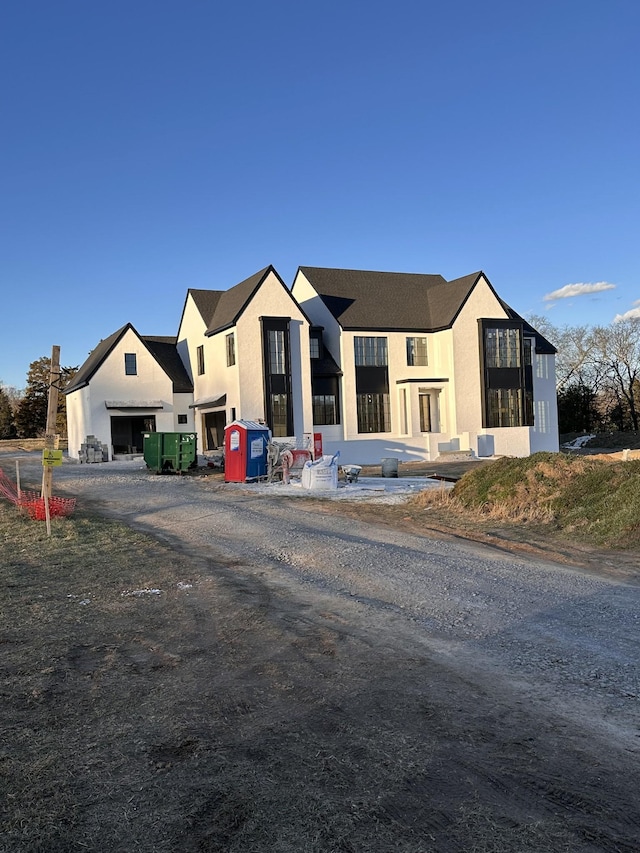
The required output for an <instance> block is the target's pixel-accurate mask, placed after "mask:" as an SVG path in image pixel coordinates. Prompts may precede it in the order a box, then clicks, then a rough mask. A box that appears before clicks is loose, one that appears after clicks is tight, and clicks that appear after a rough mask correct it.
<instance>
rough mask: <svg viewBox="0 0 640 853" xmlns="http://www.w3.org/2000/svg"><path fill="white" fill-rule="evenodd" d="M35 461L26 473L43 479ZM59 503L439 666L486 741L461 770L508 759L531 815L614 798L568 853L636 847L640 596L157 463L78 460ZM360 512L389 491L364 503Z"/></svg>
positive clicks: (453, 702) (576, 574) (333, 507)
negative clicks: (542, 806) (156, 469)
mask: <svg viewBox="0 0 640 853" xmlns="http://www.w3.org/2000/svg"><path fill="white" fill-rule="evenodd" d="M31 464H32V460H31V459H26V460H25V463H24V465H23V471H24V475H23V476H25V477H26V478H28V477H29V475H30V472H31V471H32V470H33V469H32V468H31V467H30V465H31ZM34 474H35V470H34ZM54 492H56V493H64V494H68V495H75V496H77V497H78V500H79V504H80V506H82V505H83V503H84V504H85V505H89V504H90V505H92V506H93V507H94V508H95V509H96V510H98V511H99V512H102V513H105V514H106V515H109V516H113V517H117V518H119V519H120V520H124V521H125V522H126V523H127V524H130V525H132V526H135V527H137V528H140V529H143V530H145V531H147V532H149V533H151V534H152V535H153V536H156V537H159V538H161V539H162V540H164V541H165V542H168V543H170V544H172V546H173V547H175V548H177V549H179V550H180V551H181V552H183V553H185V552H186V553H189V554H192V555H193V556H194V558H196V557H197V558H202V557H203V556H208V557H210V558H212V559H214V560H216V561H217V562H218V563H219V564H220V565H222V564H224V565H225V566H226V567H227V571H228V572H229V573H230V574H231V575H232V576H234V577H235V579H236V580H237V583H238V584H239V585H242V584H245V585H246V587H247V589H248V590H250V591H251V595H252V596H253V600H257V599H256V595H257V596H258V598H260V596H261V595H262V596H266V598H268V599H269V601H270V602H271V605H270V606H272V607H273V609H274V612H275V611H276V610H277V608H278V601H279V600H280V599H281V598H282V597H283V596H286V597H287V598H288V599H289V600H291V599H292V598H294V599H295V600H296V601H297V602H299V603H301V604H303V605H304V607H306V608H308V609H309V613H310V614H315V617H314V616H313V615H310V616H309V618H310V619H312V618H316V619H317V620H320V619H323V620H324V622H323V624H325V625H326V623H327V621H328V620H329V618H330V619H331V620H333V622H334V623H335V624H336V625H339V626H340V630H341V631H343V632H344V633H345V634H348V635H349V636H352V637H357V638H359V640H360V641H362V643H364V644H366V645H368V646H369V647H373V646H375V647H379V648H380V649H383V650H384V651H385V654H384V655H383V657H385V659H386V658H388V657H389V656H390V657H391V658H393V655H398V656H399V657H400V656H408V657H411V659H412V660H417V659H418V658H419V657H420V656H426V657H428V658H429V660H430V661H434V662H436V663H437V664H438V666H439V667H441V668H442V671H443V672H447V673H449V674H451V676H452V677H453V676H455V679H456V680H457V681H456V683H457V684H458V687H457V688H456V689H455V691H454V689H453V688H452V687H450V686H449V687H446V683H447V682H446V679H445V678H443V681H442V683H441V684H439V685H437V686H435V685H431V686H429V685H426V686H425V685H422V686H421V689H427V692H428V693H429V695H431V696H432V697H434V698H435V697H436V696H439V697H440V699H441V700H442V702H443V703H445V702H448V703H449V712H450V714H451V718H452V719H457V720H458V722H460V721H462V720H472V721H473V730H474V732H475V735H474V739H473V742H472V741H471V740H469V741H468V742H465V743H462V740H461V741H460V747H461V750H460V753H459V754H458V753H457V752H456V757H455V759H454V758H452V759H451V760H452V767H451V772H454V773H460V774H461V775H462V776H463V775H464V773H465V772H467V771H465V769H464V768H465V766H467V768H468V767H470V766H472V767H473V772H474V773H478V772H481V768H482V767H483V766H484V768H485V772H486V777H485V784H486V785H487V786H489V787H491V786H494V787H495V786H498V784H499V783H498V782H497V781H496V780H497V774H498V770H497V769H496V768H499V767H500V766H501V764H500V762H502V763H503V765H504V767H505V768H506V769H505V772H506V773H507V775H508V777H509V778H510V779H511V780H512V785H513V786H514V790H515V789H516V788H517V787H518V786H524V789H523V791H521V803H522V807H523V808H524V807H526V804H527V803H529V802H530V801H531V799H532V798H535V797H543V798H544V799H545V802H546V803H547V805H548V807H549V808H551V809H554V808H556V809H558V810H559V811H560V812H564V811H566V815H567V818H568V817H569V813H570V812H573V811H575V810H578V811H580V812H581V813H582V812H584V813H585V814H586V813H587V812H589V810H591V812H593V810H594V809H595V808H596V806H595V805H594V804H595V803H599V804H600V805H599V806H598V810H599V811H600V812H601V816H600V817H599V818H598V821H597V822H598V824H599V825H600V826H602V825H603V824H604V825H606V826H607V827H608V829H606V830H605V829H602V830H601V835H600V836H598V834H597V832H596V831H595V830H594V829H593V827H592V828H591V829H590V832H591V833H592V837H588V833H586V831H585V833H584V836H585V837H584V838H582V840H581V841H580V842H578V841H577V840H575V839H574V842H575V843H574V844H572V845H571V846H568V847H565V846H562V847H558V848H557V849H562V850H564V849H567V850H569V849H571V850H585V851H587V850H589V851H596V850H612V851H613V850H625V851H626V850H629V851H631V850H633V849H637V848H636V847H635V846H634V845H635V841H633V838H634V837H635V838H639V837H640V806H639V805H638V798H637V791H638V790H640V787H639V786H640V777H639V775H638V758H639V757H640V714H639V711H640V683H639V673H638V648H639V643H638V640H639V633H640V632H639V623H640V588H639V587H638V586H635V585H629V584H625V583H621V582H619V581H614V580H611V579H607V578H599V577H596V576H594V575H592V574H586V573H582V572H580V571H578V570H574V569H571V568H567V567H566V566H559V565H555V564H551V563H541V562H536V561H534V560H531V559H527V558H522V557H519V556H518V557H514V556H509V555H505V554H503V553H500V552H498V551H494V550H490V549H487V548H483V547H482V546H478V545H474V544H464V543H460V542H451V541H443V540H438V539H434V538H429V537H426V536H418V535H411V534H407V533H405V532H401V531H397V530H393V529H389V528H386V527H385V528H383V527H380V526H376V525H374V524H369V523H367V522H366V521H362V522H358V521H354V519H352V518H346V517H345V516H344V515H343V514H341V512H340V506H341V502H340V501H333V500H322V499H319V498H315V497H309V496H302V497H301V496H300V495H299V493H298V494H297V496H292V492H291V490H286V489H283V488H281V487H280V486H277V485H274V486H272V487H270V489H265V488H256V487H252V486H250V485H249V486H241V485H235V484H224V483H223V482H222V481H221V479H220V477H219V476H217V477H215V476H211V477H208V476H202V477H198V476H184V477H180V476H156V475H153V474H150V473H149V472H148V471H147V470H146V468H144V467H143V466H141V464H140V462H117V463H105V464H102V465H100V464H98V465H75V464H71V463H66V464H65V465H64V466H63V467H62V468H60V469H56V472H55V477H54ZM349 499H350V498H347V497H341V501H344V500H349ZM351 499H354V500H360V501H362V500H368V501H378V502H380V501H384V500H389V499H390V495H389V494H385V493H381V492H377V491H371V492H370V493H369V494H368V495H367V494H366V493H364V492H362V491H360V492H358V493H354V494H353V498H351ZM393 499H394V500H398V499H401V498H400V496H398V495H397V494H395V495H394V496H393ZM265 600H266V599H265ZM292 618H293V617H292ZM387 653H389V654H387ZM460 684H463V685H466V688H465V689H464V690H462V691H461V690H460V687H459V685H460ZM406 689H407V690H409V691H411V690H415V689H418V687H417V686H416V685H413V684H409V683H407V685H406ZM483 720H484V721H485V722H484V724H483V722H482V721H483ZM460 737H462V736H460ZM537 738H541V739H542V741H543V743H544V750H545V756H546V757H545V759H544V761H543V762H542V763H541V764H540V765H537V766H538V769H537V770H536V772H535V773H534V774H533V775H529V776H527V769H528V768H529V769H530V767H529V763H528V762H530V761H533V759H532V757H531V755H532V753H531V750H529V747H528V746H527V742H532V741H533V739H537ZM480 741H483V743H482V745H481V744H480ZM506 744H511V745H512V748H511V747H510V748H509V749H508V748H507V746H506ZM464 755H466V756H467V758H466V759H465V758H464ZM472 755H475V758H474V759H473V760H472ZM538 758H539V756H538ZM456 762H457V763H456ZM465 762H471V763H470V764H469V763H467V764H465ZM483 762H484V764H483ZM545 762H547V763H546V764H545ZM490 764H491V767H492V769H490V768H489V766H488V765H490ZM519 767H520V770H519ZM541 767H543V768H544V767H547V770H541V769H540V768H541ZM552 768H553V769H552ZM469 772H471V771H469ZM520 773H522V778H521V777H520ZM523 779H525V781H524V782H523ZM507 788H508V785H507V786H505V791H504V796H512V795H513V791H507ZM581 819H582V818H581ZM420 849H423V848H420ZM424 849H427V848H424ZM434 849H435V848H434ZM442 849H444V848H442ZM482 849H492V848H490V847H488V848H484V847H483V848H482ZM522 849H538V848H529V847H525V846H523V847H522ZM540 849H541V848H540ZM545 849H547V848H545Z"/></svg>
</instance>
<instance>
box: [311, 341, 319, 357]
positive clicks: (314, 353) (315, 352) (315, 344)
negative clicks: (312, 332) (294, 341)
mask: <svg viewBox="0 0 640 853" xmlns="http://www.w3.org/2000/svg"><path fill="white" fill-rule="evenodd" d="M309 355H310V356H311V358H320V341H319V340H318V338H309Z"/></svg>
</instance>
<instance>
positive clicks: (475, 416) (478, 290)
mask: <svg viewBox="0 0 640 853" xmlns="http://www.w3.org/2000/svg"><path fill="white" fill-rule="evenodd" d="M481 317H491V318H492V319H499V320H504V319H507V314H506V312H505V311H504V309H503V308H502V306H501V305H500V303H499V302H498V300H497V299H496V297H495V296H494V294H493V292H492V290H491V289H490V287H489V285H488V284H487V282H486V280H485V279H484V277H482V278H481V279H480V280H479V281H478V283H477V284H476V286H475V288H474V289H473V291H472V293H471V294H470V296H469V299H468V300H467V302H466V303H465V305H464V307H463V309H462V311H461V312H460V314H459V316H458V318H457V319H456V321H455V323H454V324H453V376H454V377H455V399H456V416H457V417H456V422H455V423H454V424H452V425H451V431H452V433H454V434H457V433H465V432H475V433H477V432H482V406H483V398H482V374H481V370H482V367H481V352H480V339H479V333H478V319H479V318H481Z"/></svg>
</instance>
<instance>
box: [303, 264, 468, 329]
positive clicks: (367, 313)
mask: <svg viewBox="0 0 640 853" xmlns="http://www.w3.org/2000/svg"><path fill="white" fill-rule="evenodd" d="M300 271H301V272H302V273H303V274H304V275H305V276H306V278H307V279H308V281H309V282H310V284H312V285H313V287H314V288H315V290H316V291H317V292H318V294H319V296H320V298H321V299H322V301H323V302H324V304H325V305H326V306H327V308H328V309H329V311H330V312H331V313H332V314H333V316H334V317H335V318H336V320H337V321H338V322H339V323H340V325H341V326H342V328H343V329H347V330H359V329H377V330H380V331H392V330H397V331H437V330H438V329H446V328H449V327H450V326H451V324H452V323H453V321H454V320H455V318H456V316H457V314H458V312H459V311H460V309H461V308H462V306H463V305H464V303H465V301H466V299H467V297H468V296H469V293H470V292H471V290H472V289H473V287H474V285H475V283H476V281H477V280H478V277H479V276H480V273H473V274H472V275H468V276H464V278H459V279H456V280H455V281H449V282H448V281H446V280H445V279H444V278H443V277H442V276H441V275H425V274H422V273H397V272H375V271H373V270H339V269H326V268H323V267H300Z"/></svg>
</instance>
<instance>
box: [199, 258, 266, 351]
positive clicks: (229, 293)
mask: <svg viewBox="0 0 640 853" xmlns="http://www.w3.org/2000/svg"><path fill="white" fill-rule="evenodd" d="M272 271H273V272H275V270H274V268H273V267H272V266H271V265H269V266H268V267H265V268H264V269H262V270H260V271H259V272H257V273H254V274H253V275H252V276H249V278H246V279H245V280H244V281H241V282H240V284H236V285H235V286H234V287H231V288H229V290H223V291H212V292H213V293H216V294H217V295H218V297H219V298H218V301H217V303H216V306H215V309H214V312H213V315H212V317H211V319H210V321H209V325H208V328H207V331H206V332H205V334H207V335H213V334H215V333H216V332H220V331H222V330H223V329H228V328H230V327H231V326H235V324H236V323H237V322H238V319H239V318H240V315H241V314H242V312H243V311H244V309H245V307H246V306H247V304H248V303H249V302H250V300H251V298H252V297H253V295H254V293H255V292H256V291H257V290H258V288H259V287H260V285H261V284H262V282H263V281H264V280H265V278H266V277H267V275H268V274H269V273H270V272H272ZM275 274H276V276H278V274H277V273H275ZM278 278H280V277H279V276H278Z"/></svg>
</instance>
